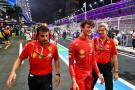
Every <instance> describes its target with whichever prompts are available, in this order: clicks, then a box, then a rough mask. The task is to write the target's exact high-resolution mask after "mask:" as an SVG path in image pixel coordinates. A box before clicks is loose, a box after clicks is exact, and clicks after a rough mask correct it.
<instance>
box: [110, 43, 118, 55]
mask: <svg viewBox="0 0 135 90" xmlns="http://www.w3.org/2000/svg"><path fill="white" fill-rule="evenodd" d="M111 45H112V48H111V55H117V48H116V45H115V43H114V40H111Z"/></svg>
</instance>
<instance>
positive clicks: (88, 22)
mask: <svg viewBox="0 0 135 90" xmlns="http://www.w3.org/2000/svg"><path fill="white" fill-rule="evenodd" d="M86 24H88V25H90V26H92V27H94V26H95V24H94V22H93V21H92V20H85V21H83V22H82V23H81V25H80V26H81V27H82V28H84V27H85V25H86Z"/></svg>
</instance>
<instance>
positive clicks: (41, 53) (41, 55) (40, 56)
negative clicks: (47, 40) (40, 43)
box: [36, 47, 43, 59]
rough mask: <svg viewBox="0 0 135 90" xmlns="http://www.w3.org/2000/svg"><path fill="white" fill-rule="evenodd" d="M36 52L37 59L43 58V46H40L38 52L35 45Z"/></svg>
mask: <svg viewBox="0 0 135 90" xmlns="http://www.w3.org/2000/svg"><path fill="white" fill-rule="evenodd" d="M36 52H37V53H39V57H38V58H39V59H42V58H43V47H41V52H39V50H38V48H37V47H36Z"/></svg>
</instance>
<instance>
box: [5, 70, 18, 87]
mask: <svg viewBox="0 0 135 90" xmlns="http://www.w3.org/2000/svg"><path fill="white" fill-rule="evenodd" d="M15 79H16V73H13V72H12V73H11V74H10V75H9V77H8V80H7V86H8V88H11V87H12V84H13V82H14V81H15Z"/></svg>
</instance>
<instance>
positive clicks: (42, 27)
mask: <svg viewBox="0 0 135 90" xmlns="http://www.w3.org/2000/svg"><path fill="white" fill-rule="evenodd" d="M39 32H49V29H48V28H47V27H46V26H40V27H38V28H37V35H39Z"/></svg>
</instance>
